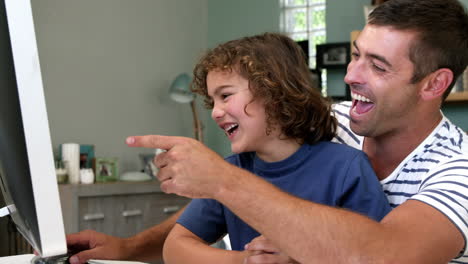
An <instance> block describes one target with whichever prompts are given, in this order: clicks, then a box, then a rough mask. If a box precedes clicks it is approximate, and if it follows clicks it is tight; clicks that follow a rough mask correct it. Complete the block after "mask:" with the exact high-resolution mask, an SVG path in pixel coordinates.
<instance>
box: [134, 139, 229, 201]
mask: <svg viewBox="0 0 468 264" xmlns="http://www.w3.org/2000/svg"><path fill="white" fill-rule="evenodd" d="M126 142H127V144H128V145H129V146H130V147H144V148H159V149H164V150H166V152H163V153H161V154H159V155H157V156H156V157H155V160H154V163H155V165H156V166H157V167H158V168H159V172H158V174H157V177H158V179H159V180H160V181H161V189H162V190H163V191H164V192H166V193H175V194H177V195H181V196H186V197H189V198H214V194H215V193H216V192H217V191H218V190H219V188H220V186H221V184H222V183H223V178H225V177H224V176H225V175H226V173H227V172H228V171H231V170H235V169H236V167H234V166H232V165H231V164H229V163H227V162H225V161H224V160H223V158H221V157H220V156H219V155H218V154H216V153H215V152H213V151H212V150H210V149H209V148H207V147H206V146H204V145H203V144H202V143H201V142H199V141H197V140H194V139H191V138H185V137H173V136H159V135H148V136H132V137H129V138H127V140H126Z"/></svg>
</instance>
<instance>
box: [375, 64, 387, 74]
mask: <svg viewBox="0 0 468 264" xmlns="http://www.w3.org/2000/svg"><path fill="white" fill-rule="evenodd" d="M372 68H374V69H375V70H376V71H378V72H386V70H385V69H384V68H382V67H380V66H378V65H377V64H374V63H372Z"/></svg>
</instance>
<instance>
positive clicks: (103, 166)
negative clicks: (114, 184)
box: [93, 158, 118, 182]
mask: <svg viewBox="0 0 468 264" xmlns="http://www.w3.org/2000/svg"><path fill="white" fill-rule="evenodd" d="M93 169H94V174H95V175H96V182H111V181H116V180H117V179H118V175H117V173H118V171H117V158H94V166H93Z"/></svg>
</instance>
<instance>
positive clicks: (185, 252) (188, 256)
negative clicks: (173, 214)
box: [164, 224, 247, 264]
mask: <svg viewBox="0 0 468 264" xmlns="http://www.w3.org/2000/svg"><path fill="white" fill-rule="evenodd" d="M246 256H247V252H244V251H229V250H224V249H219V248H214V247H211V246H209V245H208V244H207V243H206V242H205V241H203V240H202V239H201V238H199V237H198V236H196V235H195V234H193V233H192V232H190V230H188V229H186V228H185V227H184V226H182V225H179V224H176V225H175V226H174V228H173V229H172V231H171V233H170V234H169V236H168V237H167V240H166V243H165V244H164V263H166V264H180V263H185V264H210V263H213V264H218V263H223V264H242V263H243V262H244V258H245V257H246Z"/></svg>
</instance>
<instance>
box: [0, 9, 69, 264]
mask: <svg viewBox="0 0 468 264" xmlns="http://www.w3.org/2000/svg"><path fill="white" fill-rule="evenodd" d="M0 188H1V190H2V194H3V197H4V199H5V203H6V205H7V208H8V211H9V213H10V216H11V218H12V219H13V222H14V223H15V225H16V227H17V229H18V231H19V232H20V233H21V234H22V235H23V236H24V238H25V239H26V240H27V241H28V242H29V244H31V246H32V247H33V248H34V249H35V250H36V251H37V252H38V253H39V254H40V255H41V256H42V257H51V256H57V255H63V254H66V252H67V247H66V240H65V231H64V225H63V218H62V211H61V207H60V198H59V192H58V186H57V181H56V175H55V169H54V157H53V152H52V144H51V139H50V133H49V125H48V118H47V111H46V105H45V98H44V91H43V87H42V77H41V71H40V65H39V56H38V50H37V44H36V36H35V30H34V23H33V16H32V9H31V3H30V0H0Z"/></svg>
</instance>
